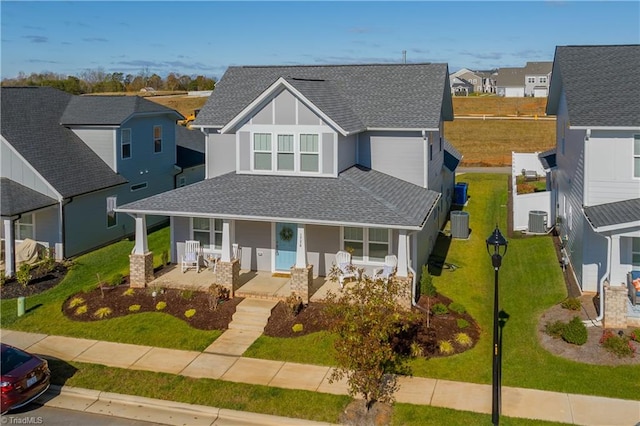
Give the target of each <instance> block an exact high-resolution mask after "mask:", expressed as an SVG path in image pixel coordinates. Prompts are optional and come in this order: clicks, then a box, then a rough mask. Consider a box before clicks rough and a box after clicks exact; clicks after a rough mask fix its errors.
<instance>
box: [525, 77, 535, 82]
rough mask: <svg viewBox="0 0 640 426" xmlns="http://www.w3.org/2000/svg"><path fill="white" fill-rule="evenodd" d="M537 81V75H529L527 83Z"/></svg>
mask: <svg viewBox="0 0 640 426" xmlns="http://www.w3.org/2000/svg"><path fill="white" fill-rule="evenodd" d="M535 82H536V78H535V77H527V83H535Z"/></svg>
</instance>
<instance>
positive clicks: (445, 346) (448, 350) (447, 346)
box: [438, 340, 453, 355]
mask: <svg viewBox="0 0 640 426" xmlns="http://www.w3.org/2000/svg"><path fill="white" fill-rule="evenodd" d="M438 348H439V349H440V353H441V354H444V355H449V354H452V353H453V345H452V344H451V342H450V341H448V340H441V341H439V342H438Z"/></svg>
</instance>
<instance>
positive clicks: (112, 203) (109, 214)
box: [106, 195, 118, 229]
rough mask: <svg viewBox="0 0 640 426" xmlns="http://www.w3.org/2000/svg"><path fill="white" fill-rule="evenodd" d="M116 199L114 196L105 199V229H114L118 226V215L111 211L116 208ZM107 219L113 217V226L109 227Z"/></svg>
mask: <svg viewBox="0 0 640 426" xmlns="http://www.w3.org/2000/svg"><path fill="white" fill-rule="evenodd" d="M117 200H118V198H117V197H116V196H115V195H114V196H111V197H107V199H106V202H107V229H111V228H115V227H116V226H118V214H117V213H116V212H115V211H113V209H114V208H115V207H116V205H117V202H118V201H117ZM109 217H113V220H114V223H113V225H111V226H109Z"/></svg>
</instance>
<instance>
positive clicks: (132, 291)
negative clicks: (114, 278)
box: [122, 288, 136, 296]
mask: <svg viewBox="0 0 640 426" xmlns="http://www.w3.org/2000/svg"><path fill="white" fill-rule="evenodd" d="M135 292H136V291H135V289H133V288H128V289H126V290H125V291H123V292H122V295H123V296H133V295H134V294H135Z"/></svg>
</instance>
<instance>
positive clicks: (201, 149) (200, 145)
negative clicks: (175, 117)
mask: <svg viewBox="0 0 640 426" xmlns="http://www.w3.org/2000/svg"><path fill="white" fill-rule="evenodd" d="M204 154H205V136H204V133H202V132H201V131H200V130H190V129H187V128H186V127H184V126H176V165H177V166H178V167H182V168H185V169H186V168H187V167H194V166H198V165H200V164H204V162H205V158H204Z"/></svg>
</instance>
